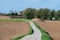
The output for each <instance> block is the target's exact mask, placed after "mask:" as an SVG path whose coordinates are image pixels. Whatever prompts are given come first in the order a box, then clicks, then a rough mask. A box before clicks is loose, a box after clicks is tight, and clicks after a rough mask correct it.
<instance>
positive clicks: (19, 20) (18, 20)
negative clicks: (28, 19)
mask: <svg viewBox="0 0 60 40" xmlns="http://www.w3.org/2000/svg"><path fill="white" fill-rule="evenodd" d="M0 22H25V21H24V20H21V19H5V20H4V19H0Z"/></svg>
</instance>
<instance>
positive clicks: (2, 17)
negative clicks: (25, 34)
mask: <svg viewBox="0 0 60 40" xmlns="http://www.w3.org/2000/svg"><path fill="white" fill-rule="evenodd" d="M0 19H11V17H9V16H2V15H0Z"/></svg>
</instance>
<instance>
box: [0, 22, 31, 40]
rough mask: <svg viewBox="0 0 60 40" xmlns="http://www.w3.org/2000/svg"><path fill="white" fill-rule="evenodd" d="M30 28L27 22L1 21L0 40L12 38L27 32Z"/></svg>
mask: <svg viewBox="0 0 60 40" xmlns="http://www.w3.org/2000/svg"><path fill="white" fill-rule="evenodd" d="M29 30H30V29H29V25H28V23H27V22H0V40H10V39H11V38H13V37H16V36H19V35H23V34H27V33H28V31H29Z"/></svg>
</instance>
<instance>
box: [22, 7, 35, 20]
mask: <svg viewBox="0 0 60 40" xmlns="http://www.w3.org/2000/svg"><path fill="white" fill-rule="evenodd" d="M34 12H35V9H32V8H27V9H26V10H25V11H24V13H23V17H24V18H26V19H32V18H34Z"/></svg>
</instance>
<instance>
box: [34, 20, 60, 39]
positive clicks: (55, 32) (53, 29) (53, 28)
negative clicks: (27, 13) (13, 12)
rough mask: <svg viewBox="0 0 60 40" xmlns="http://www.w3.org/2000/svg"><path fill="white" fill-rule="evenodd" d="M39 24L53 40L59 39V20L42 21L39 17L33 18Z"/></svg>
mask: <svg viewBox="0 0 60 40" xmlns="http://www.w3.org/2000/svg"><path fill="white" fill-rule="evenodd" d="M34 21H35V22H37V23H38V24H39V26H40V27H41V28H42V29H43V30H45V31H46V32H48V33H49V35H50V36H51V37H52V38H53V40H60V21H46V20H45V21H44V22H42V21H41V20H39V19H34Z"/></svg>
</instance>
